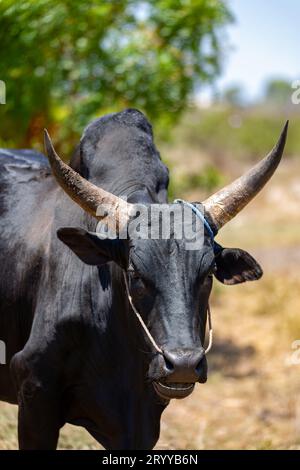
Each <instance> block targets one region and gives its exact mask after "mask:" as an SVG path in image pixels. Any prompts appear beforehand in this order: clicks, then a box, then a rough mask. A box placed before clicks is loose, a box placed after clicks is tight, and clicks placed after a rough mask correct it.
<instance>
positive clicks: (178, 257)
mask: <svg viewBox="0 0 300 470" xmlns="http://www.w3.org/2000/svg"><path fill="white" fill-rule="evenodd" d="M213 262H214V251H213V247H212V245H211V241H210V239H209V237H207V236H205V237H204V239H203V243H202V244H201V246H200V247H198V249H187V241H186V240H185V239H174V238H171V239H166V240H164V239H158V240H151V239H148V240H134V241H133V242H131V249H130V253H129V263H130V264H132V266H133V267H134V269H135V270H137V271H138V273H139V274H141V275H142V276H143V277H145V278H151V279H153V278H157V279H159V278H160V277H161V274H163V275H164V276H165V277H167V278H168V277H172V276H175V275H177V274H179V273H181V274H182V273H185V277H188V278H189V279H190V280H191V281H192V280H193V279H194V278H195V277H196V276H197V275H199V273H200V274H204V275H205V274H206V272H207V271H208V270H209V269H210V267H211V265H212V264H213Z"/></svg>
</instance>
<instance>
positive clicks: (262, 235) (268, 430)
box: [0, 157, 300, 449]
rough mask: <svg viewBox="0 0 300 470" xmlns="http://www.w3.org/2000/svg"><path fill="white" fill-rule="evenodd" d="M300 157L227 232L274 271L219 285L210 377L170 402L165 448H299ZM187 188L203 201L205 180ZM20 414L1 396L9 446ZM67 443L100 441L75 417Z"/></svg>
mask: <svg viewBox="0 0 300 470" xmlns="http://www.w3.org/2000/svg"><path fill="white" fill-rule="evenodd" d="M197 158H198V157H197ZM193 161H194V160H193ZM196 162H197V159H196ZM194 165H195V166H196V164H195V163H194ZM299 166H300V165H299V160H298V161H297V160H296V159H295V160H288V161H286V162H284V164H283V165H282V166H281V168H280V170H279V172H278V174H277V175H276V176H275V177H274V179H273V180H272V183H271V184H269V186H268V187H267V189H266V190H265V191H264V192H263V194H261V195H260V196H259V197H258V198H257V199H256V201H255V202H254V203H252V204H251V205H250V206H249V207H248V208H247V209H245V211H244V212H243V214H241V215H240V216H239V217H238V218H237V219H235V220H234V221H233V222H232V223H230V224H229V225H228V226H227V227H226V228H224V230H223V231H222V233H221V234H220V236H219V237H218V241H220V242H221V243H224V244H226V245H227V246H238V247H241V248H244V249H249V251H250V252H251V253H252V254H255V256H256V257H257V259H258V261H260V262H261V264H262V266H263V268H264V271H265V275H264V277H263V279H262V280H261V281H259V282H255V283H249V284H244V285H240V286H233V287H231V286H227V287H225V286H221V285H220V284H218V283H216V284H215V287H214V293H213V299H212V314H213V323H214V335H215V340H214V346H213V350H212V352H211V353H209V356H208V363H209V369H210V372H209V378H208V382H207V383H206V384H205V385H198V386H197V387H196V390H195V391H194V393H193V394H192V395H191V396H190V397H189V398H187V399H185V400H182V401H174V402H172V403H171V405H170V406H169V407H168V408H167V410H166V412H165V413H164V415H163V419H162V431H161V437H160V440H159V442H158V444H157V449H283V448H289V449H300V364H299V365H293V364H292V362H293V360H292V358H293V357H295V356H292V354H293V352H294V350H293V349H292V343H293V341H295V340H297V339H300V301H299V291H300V274H299V272H300V271H299V263H300V209H299V208H300V179H299ZM195 170H196V168H195ZM235 172H236V170H234V171H231V170H229V171H228V175H227V176H228V178H229V177H230V175H233V174H234V173H235ZM177 196H178V197H180V196H183V194H177ZM188 196H189V197H191V198H192V199H194V200H199V192H198V191H197V190H196V189H194V190H193V191H190V192H189V194H188ZM16 414H17V411H16V408H15V407H13V406H10V405H7V404H1V405H0V449H15V448H16V447H17V439H16V423H17V420H16ZM59 445H60V448H66V449H97V448H99V446H98V444H97V443H96V442H95V441H94V440H93V439H92V438H91V437H90V436H89V435H88V434H87V433H86V432H85V431H84V430H82V429H79V428H75V427H72V426H66V427H65V428H64V429H63V430H62V432H61V437H60V441H59Z"/></svg>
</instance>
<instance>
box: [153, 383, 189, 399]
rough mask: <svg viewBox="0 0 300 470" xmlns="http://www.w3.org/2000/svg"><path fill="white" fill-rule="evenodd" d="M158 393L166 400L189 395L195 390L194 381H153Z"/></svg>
mask: <svg viewBox="0 0 300 470" xmlns="http://www.w3.org/2000/svg"><path fill="white" fill-rule="evenodd" d="M153 387H154V390H155V391H156V393H157V394H158V395H159V396H160V397H161V398H163V399H165V400H172V399H173V398H177V399H181V398H186V397H188V396H189V395H190V394H191V393H192V391H193V390H194V387H195V384H194V383H168V384H166V383H165V384H163V383H161V382H153Z"/></svg>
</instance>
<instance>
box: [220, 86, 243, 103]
mask: <svg viewBox="0 0 300 470" xmlns="http://www.w3.org/2000/svg"><path fill="white" fill-rule="evenodd" d="M223 101H224V102H225V103H226V104H228V105H229V106H232V107H237V108H239V107H242V106H243V104H244V92H243V89H242V88H241V87H240V86H239V85H232V86H230V87H229V88H227V89H226V90H225V92H224V94H223Z"/></svg>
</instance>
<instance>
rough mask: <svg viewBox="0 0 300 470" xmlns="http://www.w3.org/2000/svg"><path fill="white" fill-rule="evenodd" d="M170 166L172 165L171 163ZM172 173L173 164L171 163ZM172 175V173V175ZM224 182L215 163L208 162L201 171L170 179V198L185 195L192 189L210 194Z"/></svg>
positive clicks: (174, 176) (171, 199)
mask: <svg viewBox="0 0 300 470" xmlns="http://www.w3.org/2000/svg"><path fill="white" fill-rule="evenodd" d="M169 166H170V165H169ZM171 173H172V165H171ZM171 176H172V175H171ZM223 183H224V176H223V174H222V173H221V171H219V170H218V169H217V168H216V167H215V166H214V165H212V164H207V165H205V166H204V168H202V169H201V172H200V173H182V174H181V175H180V176H179V175H177V176H176V175H173V176H172V177H171V179H170V186H169V191H168V193H169V200H170V201H173V200H174V198H175V197H179V196H180V197H183V196H184V195H185V194H188V193H189V192H192V191H198V192H199V193H200V194H201V193H202V194H210V193H212V192H213V191H215V190H216V189H217V188H218V187H220V186H222V184H223Z"/></svg>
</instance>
